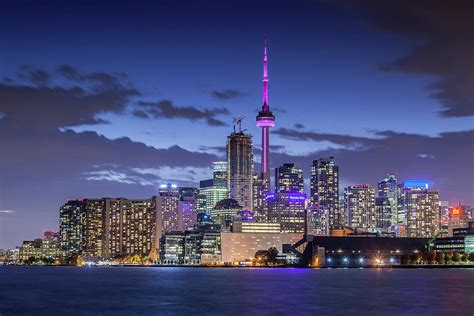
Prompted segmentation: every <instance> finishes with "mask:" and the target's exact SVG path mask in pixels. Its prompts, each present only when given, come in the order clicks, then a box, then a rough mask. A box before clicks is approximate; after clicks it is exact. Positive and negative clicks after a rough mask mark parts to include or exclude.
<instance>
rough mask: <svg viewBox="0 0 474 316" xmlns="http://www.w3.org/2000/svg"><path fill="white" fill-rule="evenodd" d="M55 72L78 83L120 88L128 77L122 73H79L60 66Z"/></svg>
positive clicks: (68, 66)
mask: <svg viewBox="0 0 474 316" xmlns="http://www.w3.org/2000/svg"><path fill="white" fill-rule="evenodd" d="M57 72H58V73H59V74H60V75H61V76H62V77H64V78H65V79H68V80H71V81H74V82H80V83H87V82H89V83H95V84H101V85H105V86H121V85H122V84H123V81H124V80H126V79H128V76H127V75H126V74H125V73H123V72H118V73H108V72H101V71H97V72H92V73H81V72H79V71H78V70H77V69H76V68H75V67H74V66H71V65H61V66H59V67H58V69H57Z"/></svg>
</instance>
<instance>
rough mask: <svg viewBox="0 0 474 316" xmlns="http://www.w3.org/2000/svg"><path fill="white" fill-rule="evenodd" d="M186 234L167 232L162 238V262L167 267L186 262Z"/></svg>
mask: <svg viewBox="0 0 474 316" xmlns="http://www.w3.org/2000/svg"><path fill="white" fill-rule="evenodd" d="M184 236H185V234H184V232H178V231H170V232H165V233H164V234H163V235H162V236H161V238H160V262H161V264H165V265H175V264H182V263H183V262H184Z"/></svg>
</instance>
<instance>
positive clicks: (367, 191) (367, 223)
mask: <svg viewBox="0 0 474 316" xmlns="http://www.w3.org/2000/svg"><path fill="white" fill-rule="evenodd" d="M344 208H345V212H346V218H347V225H349V226H350V227H352V228H354V229H363V230H364V229H375V228H376V226H377V223H376V214H375V190H374V188H373V187H371V186H370V185H368V184H356V185H352V186H349V187H347V188H346V189H345V190H344Z"/></svg>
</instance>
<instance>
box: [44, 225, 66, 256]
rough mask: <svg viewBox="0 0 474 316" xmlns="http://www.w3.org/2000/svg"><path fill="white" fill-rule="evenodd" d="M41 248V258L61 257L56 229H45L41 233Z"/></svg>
mask: <svg viewBox="0 0 474 316" xmlns="http://www.w3.org/2000/svg"><path fill="white" fill-rule="evenodd" d="M41 250H42V257H43V258H47V259H50V260H54V259H60V258H61V257H62V252H61V238H60V233H59V232H57V231H45V232H44V233H43V242H42V245H41Z"/></svg>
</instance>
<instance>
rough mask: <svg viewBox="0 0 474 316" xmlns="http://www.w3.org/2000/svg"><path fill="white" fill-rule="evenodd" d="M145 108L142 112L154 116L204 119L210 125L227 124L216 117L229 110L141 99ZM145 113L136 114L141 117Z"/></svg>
mask: <svg viewBox="0 0 474 316" xmlns="http://www.w3.org/2000/svg"><path fill="white" fill-rule="evenodd" d="M138 104H139V105H140V106H141V107H142V108H143V109H144V110H140V111H141V112H143V113H145V114H147V115H148V116H150V117H154V118H167V119H176V118H182V119H188V120H191V121H196V120H204V121H205V122H207V124H208V125H210V126H226V125H227V124H226V123H225V122H223V121H221V120H219V119H217V118H216V116H218V115H228V114H230V112H229V110H227V109H226V108H211V109H203V110H201V109H198V108H195V107H192V106H183V107H180V106H175V105H174V104H173V102H172V101H170V100H161V101H158V102H145V101H140V102H139V103H138ZM143 113H139V115H136V113H134V115H135V116H138V117H141V116H140V115H143Z"/></svg>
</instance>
